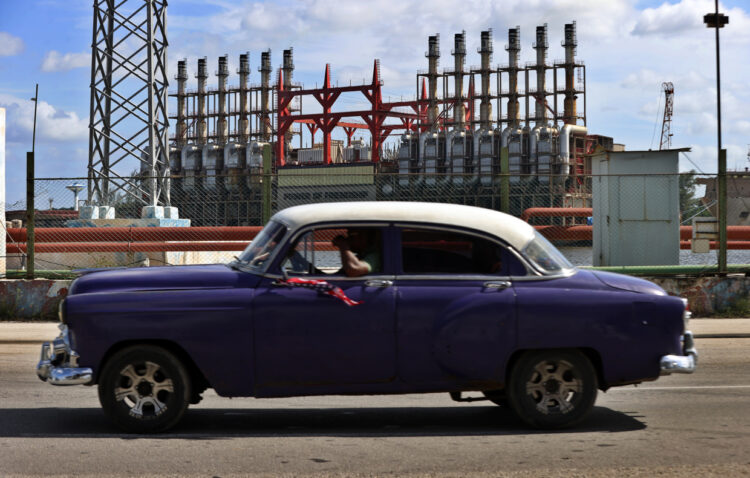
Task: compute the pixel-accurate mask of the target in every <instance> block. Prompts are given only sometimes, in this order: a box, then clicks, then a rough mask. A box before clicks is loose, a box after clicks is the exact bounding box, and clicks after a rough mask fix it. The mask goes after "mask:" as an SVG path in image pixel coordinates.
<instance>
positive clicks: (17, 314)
mask: <svg viewBox="0 0 750 478" xmlns="http://www.w3.org/2000/svg"><path fill="white" fill-rule="evenodd" d="M69 285H70V281H67V280H51V279H34V280H9V279H4V280H0V320H3V319H5V320H8V319H53V318H55V317H56V316H57V306H58V304H59V303H60V301H61V300H62V299H63V298H64V297H65V296H66V295H67V294H68V286H69Z"/></svg>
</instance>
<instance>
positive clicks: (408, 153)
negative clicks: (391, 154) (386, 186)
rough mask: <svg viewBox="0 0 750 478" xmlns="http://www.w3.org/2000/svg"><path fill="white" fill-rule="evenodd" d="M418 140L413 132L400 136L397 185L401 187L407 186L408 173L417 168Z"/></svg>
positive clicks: (415, 170)
mask: <svg viewBox="0 0 750 478" xmlns="http://www.w3.org/2000/svg"><path fill="white" fill-rule="evenodd" d="M418 141H419V140H418V136H417V135H416V134H413V133H406V134H404V135H402V136H401V143H400V144H399V147H398V174H399V176H398V185H399V186H401V187H404V188H407V187H409V181H410V177H411V176H410V174H411V173H412V172H417V171H418V170H419V159H418V156H417V155H418V150H419V148H418Z"/></svg>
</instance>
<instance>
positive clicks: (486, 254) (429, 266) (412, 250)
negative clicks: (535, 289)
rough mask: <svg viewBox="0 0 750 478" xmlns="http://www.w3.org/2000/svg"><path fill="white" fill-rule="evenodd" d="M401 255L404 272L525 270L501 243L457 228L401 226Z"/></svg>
mask: <svg viewBox="0 0 750 478" xmlns="http://www.w3.org/2000/svg"><path fill="white" fill-rule="evenodd" d="M401 258H402V267H401V269H402V272H403V273H404V274H482V275H484V274H490V275H503V276H505V275H511V274H513V275H522V274H525V268H524V267H523V266H522V265H521V264H520V263H518V260H517V259H516V258H515V257H514V256H513V255H512V254H510V253H509V252H508V251H507V250H506V249H505V248H504V247H502V246H501V245H499V244H497V243H495V242H493V241H490V240H488V239H484V238H481V237H477V236H473V235H470V234H463V233H460V232H451V231H442V230H429V229H402V231H401Z"/></svg>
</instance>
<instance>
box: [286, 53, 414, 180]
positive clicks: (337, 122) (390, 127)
mask: <svg viewBox="0 0 750 478" xmlns="http://www.w3.org/2000/svg"><path fill="white" fill-rule="evenodd" d="M379 69H380V68H379V63H378V60H375V64H374V67H373V73H372V83H370V84H365V85H357V86H337V87H332V86H331V65H330V64H326V70H325V78H324V81H323V88H317V89H310V90H285V89H284V81H283V73H282V71H281V70H279V82H278V84H277V86H276V88H277V98H278V109H277V115H278V116H277V117H278V121H277V125H278V129H277V131H276V165H277V166H284V164H285V160H284V153H285V151H284V134H285V133H286V132H287V131H288V130H289V128H290V127H291V126H292V124H293V123H303V124H307V127H308V128H309V129H310V132H311V133H312V134H313V137H314V135H315V132H316V131H317V130H321V131H322V132H323V159H324V161H325V164H330V163H331V132H332V131H333V129H334V128H336V127H337V126H338V127H341V128H344V131H346V135H347V137H348V139H349V143H351V138H352V135H353V134H354V132H355V131H356V130H357V129H367V130H369V131H370V135H371V138H372V161H373V162H375V163H377V162H378V161H380V146H381V145H382V144H383V141H385V139H386V138H387V137H388V136H389V135H390V134H391V132H392V131H396V130H407V131H416V123H417V122H424V119H425V118H426V108H427V104H426V100H424V99H420V100H416V101H398V102H392V103H385V102H383V95H382V92H381V88H380V87H381V85H382V81H381V80H380V73H379ZM349 92H359V93H362V94H363V95H364V96H365V98H367V100H368V101H369V102H370V105H371V108H370V109H369V110H359V111H336V112H333V111H332V107H333V105H334V103H336V100H337V99H338V98H339V96H341V94H342V93H349ZM423 93H424V90H423ZM303 95H308V96H312V97H313V98H315V99H316V100H317V101H318V103H320V106H322V107H323V112H322V113H317V114H297V115H292V114H291V112H290V111H289V105H290V104H291V102H292V100H293V99H294V97H296V96H303ZM423 96H424V94H423ZM396 107H411V108H412V109H413V110H414V113H404V112H399V111H393V108H396ZM352 117H359V118H362V119H363V120H364V123H354V122H342V121H341V120H342V119H343V118H352ZM388 118H395V119H398V120H400V123H392V124H385V120H386V119H388Z"/></svg>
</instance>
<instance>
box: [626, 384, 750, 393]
mask: <svg viewBox="0 0 750 478" xmlns="http://www.w3.org/2000/svg"><path fill="white" fill-rule="evenodd" d="M720 388H750V385H694V386H684V387H635V388H613V389H611V390H617V391H620V392H623V391H636V390H699V389H720Z"/></svg>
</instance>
